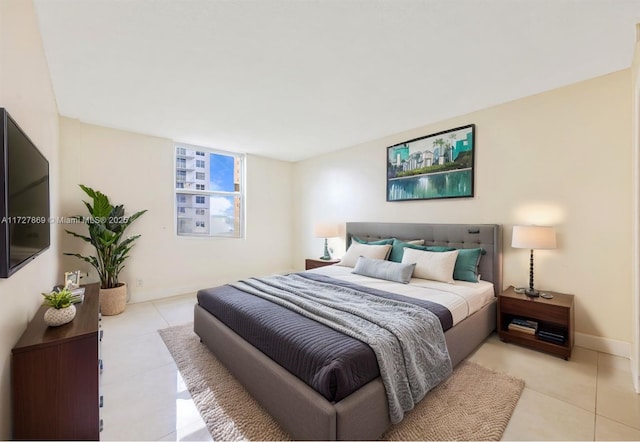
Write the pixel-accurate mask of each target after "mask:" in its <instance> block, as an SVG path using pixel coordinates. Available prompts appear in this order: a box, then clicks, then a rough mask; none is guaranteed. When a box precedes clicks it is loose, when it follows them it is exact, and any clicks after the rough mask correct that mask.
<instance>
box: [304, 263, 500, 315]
mask: <svg viewBox="0 0 640 442" xmlns="http://www.w3.org/2000/svg"><path fill="white" fill-rule="evenodd" d="M352 271H353V268H351V267H345V266H338V265H330V266H325V267H320V268H317V269H312V270H307V272H310V273H319V274H322V275H326V276H329V277H331V278H336V279H340V280H343V281H348V282H352V283H354V284H360V285H363V286H365V287H371V288H374V289H378V290H384V291H387V292H391V293H396V294H398V295H403V296H409V297H412V298H417V299H423V300H428V301H432V302H437V303H438V304H440V305H443V306H445V307H446V308H448V309H449V311H450V312H451V315H452V316H453V325H456V324H457V323H458V322H460V321H462V320H463V319H465V318H466V317H467V316H469V315H471V314H472V313H475V312H476V311H478V310H480V309H481V308H482V307H484V306H485V305H486V304H488V303H489V302H491V300H492V299H493V298H494V288H493V283H491V282H488V281H480V282H466V281H455V283H453V284H449V283H446V282H438V281H430V280H427V279H419V278H411V281H410V282H409V284H402V283H399V282H394V281H387V280H384V279H377V278H370V277H368V276H362V275H356V274H353V273H351V272H352Z"/></svg>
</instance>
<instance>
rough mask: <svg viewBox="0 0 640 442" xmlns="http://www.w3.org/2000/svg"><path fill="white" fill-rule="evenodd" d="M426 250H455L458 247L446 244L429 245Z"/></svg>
mask: <svg viewBox="0 0 640 442" xmlns="http://www.w3.org/2000/svg"><path fill="white" fill-rule="evenodd" d="M426 250H427V252H453V251H454V250H456V248H455V247H446V246H427V248H426Z"/></svg>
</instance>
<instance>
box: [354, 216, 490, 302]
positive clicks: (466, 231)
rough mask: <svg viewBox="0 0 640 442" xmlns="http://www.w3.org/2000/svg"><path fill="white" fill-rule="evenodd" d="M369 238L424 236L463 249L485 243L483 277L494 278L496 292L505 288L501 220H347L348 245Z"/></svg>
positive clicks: (430, 243)
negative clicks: (477, 222) (473, 222)
mask: <svg viewBox="0 0 640 442" xmlns="http://www.w3.org/2000/svg"><path fill="white" fill-rule="evenodd" d="M352 236H356V237H358V238H360V239H363V240H365V241H373V240H376V239H383V238H398V239H404V240H412V239H424V244H425V245H426V246H448V247H456V248H459V249H473V248H476V247H482V248H483V249H484V250H485V251H486V252H487V253H486V254H485V255H483V256H482V258H481V259H480V270H479V272H480V274H481V275H482V280H483V281H491V282H492V283H493V286H494V288H495V293H496V296H497V295H498V294H499V293H501V292H502V226H500V225H498V224H420V223H373V222H362V223H361V222H350V223H347V238H346V240H347V247H349V245H350V244H351V237H352Z"/></svg>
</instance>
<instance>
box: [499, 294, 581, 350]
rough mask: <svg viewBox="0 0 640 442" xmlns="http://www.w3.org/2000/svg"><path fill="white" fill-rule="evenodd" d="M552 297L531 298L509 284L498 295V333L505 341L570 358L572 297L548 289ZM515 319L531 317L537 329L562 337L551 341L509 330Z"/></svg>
mask: <svg viewBox="0 0 640 442" xmlns="http://www.w3.org/2000/svg"><path fill="white" fill-rule="evenodd" d="M547 293H550V294H552V295H553V298H552V299H544V298H540V297H537V298H531V297H529V296H526V295H524V294H519V293H516V292H515V291H514V289H513V287H509V288H508V289H507V290H505V291H504V292H503V293H501V294H500V296H499V297H498V334H499V336H500V339H502V340H503V341H505V342H513V343H515V344H519V345H523V346H526V347H529V348H534V349H536V350H540V351H544V352H547V353H550V354H553V355H556V356H560V357H562V358H565V359H569V358H570V357H571V349H572V348H573V341H574V319H573V318H574V309H573V304H574V296H573V295H567V294H564V293H557V292H550V291H547ZM514 318H519V319H525V320H532V321H536V322H537V323H538V333H539V331H540V330H545V331H552V332H557V333H559V334H561V335H563V336H564V337H565V339H564V342H563V343H556V342H550V341H547V340H544V339H541V338H540V337H539V335H538V333H536V334H535V335H532V334H528V333H525V332H520V331H517V330H509V324H510V323H511V321H512V320H513V319H514Z"/></svg>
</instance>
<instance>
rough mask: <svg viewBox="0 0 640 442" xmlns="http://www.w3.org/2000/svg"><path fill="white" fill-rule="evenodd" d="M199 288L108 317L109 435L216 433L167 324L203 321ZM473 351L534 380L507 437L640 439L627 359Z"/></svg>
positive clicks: (638, 398)
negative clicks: (163, 332) (164, 331)
mask: <svg viewBox="0 0 640 442" xmlns="http://www.w3.org/2000/svg"><path fill="white" fill-rule="evenodd" d="M194 304H195V295H193V294H191V295H183V296H176V297H173V298H168V299H163V300H159V301H150V302H144V303H139V304H130V305H128V306H127V309H126V311H125V312H124V313H122V314H121V315H118V316H105V317H103V327H104V330H105V332H104V333H105V334H104V340H103V342H102V352H103V353H102V355H103V360H104V371H103V374H102V379H101V382H102V384H101V388H102V393H103V395H104V408H103V410H102V418H103V420H104V431H103V432H102V433H101V438H102V440H176V441H177V440H184V441H188V440H211V436H210V435H209V433H208V431H207V429H206V426H205V424H204V422H203V421H202V418H201V417H200V415H199V413H198V410H197V409H196V407H195V405H194V403H193V401H192V399H191V396H190V394H189V392H188V390H187V389H186V387H185V385H184V382H183V380H182V377H181V376H180V373H179V371H178V369H177V367H176V365H175V362H174V361H173V358H172V357H171V355H170V354H169V351H168V350H167V348H166V347H165V345H164V342H163V341H162V339H161V338H160V335H159V334H158V332H157V330H158V329H161V328H166V327H169V326H172V325H178V324H183V323H186V322H191V321H192V320H193V306H194ZM470 359H471V360H472V361H474V362H476V363H478V364H480V365H483V366H485V367H488V368H491V369H493V370H496V371H501V372H505V373H508V374H511V375H513V376H516V377H519V378H520V379H524V381H525V383H526V387H525V390H524V392H523V394H522V396H521V398H520V401H519V402H518V405H517V407H516V409H515V412H514V414H513V417H512V418H511V421H510V422H509V425H508V426H507V429H506V431H505V433H504V436H503V439H504V440H640V395H637V394H636V393H634V391H633V387H632V384H631V374H630V364H629V361H628V360H627V359H624V358H620V357H615V356H611V355H607V354H604V353H598V352H595V351H592V350H587V349H584V348H580V347H575V348H574V353H573V355H572V358H571V360H570V361H564V360H562V359H560V358H556V357H553V356H550V355H546V354H544V353H540V352H536V351H533V350H529V349H526V348H522V347H518V346H516V345H512V344H505V343H503V342H501V341H500V340H499V339H498V338H497V336H496V335H492V336H491V337H489V338H488V339H487V340H486V341H485V342H484V343H483V345H482V346H481V347H480V348H478V349H477V350H476V351H475V352H474V353H473V354H472V355H471V356H470Z"/></svg>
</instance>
